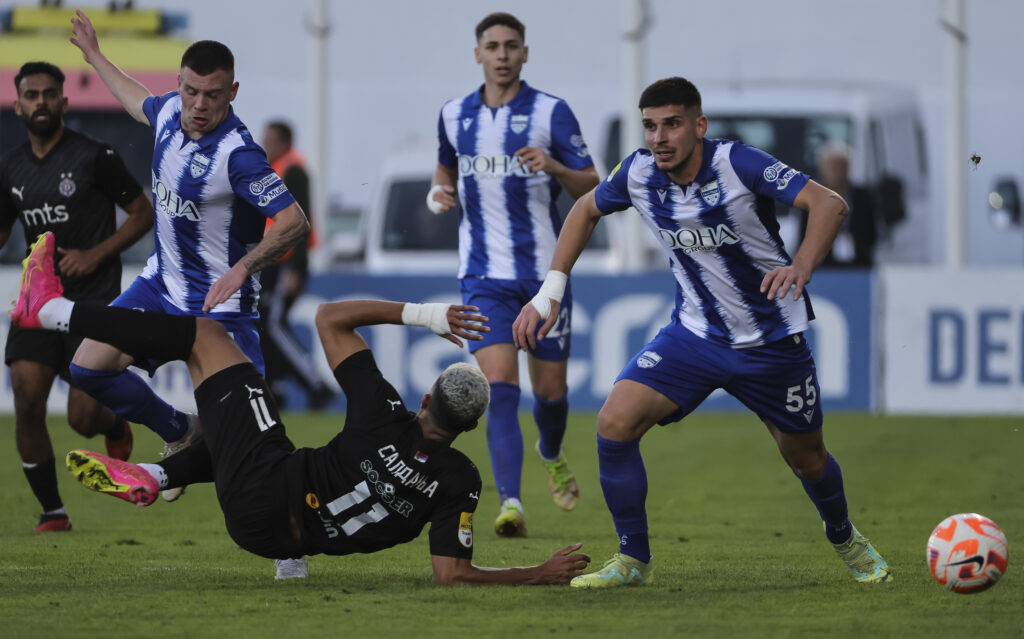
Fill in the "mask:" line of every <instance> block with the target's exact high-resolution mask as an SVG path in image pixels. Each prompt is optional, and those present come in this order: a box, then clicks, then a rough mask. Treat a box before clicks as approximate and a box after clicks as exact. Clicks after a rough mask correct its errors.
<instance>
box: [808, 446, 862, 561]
mask: <svg viewBox="0 0 1024 639" xmlns="http://www.w3.org/2000/svg"><path fill="white" fill-rule="evenodd" d="M800 482H801V483H802V484H803V485H804V491H805V492H806V493H807V496H808V497H810V498H811V501H813V502H814V506H815V507H816V508H817V509H818V514H820V515H821V519H822V520H823V521H824V522H825V536H827V537H828V540H829V541H831V542H832V543H833V544H841V543H843V542H844V541H846V540H848V539H849V538H850V535H851V534H853V526H851V525H850V520H849V511H848V510H847V507H846V493H845V492H844V491H843V471H841V470H840V469H839V462H837V461H836V458H835V457H833V456H832V453H829V454H828V461H827V462H825V472H823V473H822V474H821V478H820V479H818V480H817V481H813V482H811V481H805V480H803V479H801V480H800Z"/></svg>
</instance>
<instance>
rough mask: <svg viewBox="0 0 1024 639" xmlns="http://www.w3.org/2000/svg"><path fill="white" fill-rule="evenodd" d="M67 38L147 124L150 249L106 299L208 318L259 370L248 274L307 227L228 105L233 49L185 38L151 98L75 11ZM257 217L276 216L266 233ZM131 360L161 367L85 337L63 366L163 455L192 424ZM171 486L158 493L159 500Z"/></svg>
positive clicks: (233, 86)
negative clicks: (141, 266) (171, 75)
mask: <svg viewBox="0 0 1024 639" xmlns="http://www.w3.org/2000/svg"><path fill="white" fill-rule="evenodd" d="M71 42H72V44H74V45H75V46H77V47H78V48H79V49H81V50H82V53H83V55H84V57H85V61H86V62H88V63H89V64H90V65H92V66H93V68H95V69H96V72H97V73H98V74H99V76H100V79H102V80H103V82H104V83H105V84H106V85H107V88H108V89H110V92H111V93H113V94H114V97H116V98H117V99H118V101H119V102H120V103H121V105H122V106H123V107H124V108H125V110H126V111H127V112H128V113H129V115H131V116H132V117H133V118H135V119H136V120H138V121H139V122H142V123H144V124H148V125H149V126H151V127H153V130H154V136H155V147H154V151H153V166H152V175H153V204H154V220H155V224H154V226H155V237H156V247H155V249H154V252H153V255H152V256H151V257H150V259H149V262H148V264H147V266H146V269H145V271H144V272H143V273H142V274H141V275H140V276H139V277H138V278H136V280H135V282H134V283H132V285H131V286H130V287H129V288H128V289H127V290H126V291H125V292H124V293H122V294H121V296H120V297H118V298H117V299H116V300H114V302H113V303H112V304H113V305H115V306H121V307H126V308H141V309H145V310H154V311H162V312H164V313H171V314H179V315H194V316H208V317H211V318H213V319H216V320H218V321H219V322H221V323H222V324H224V325H225V326H226V327H227V329H228V332H229V333H231V334H232V336H233V338H234V339H235V341H236V342H237V343H238V344H239V346H240V347H241V348H242V350H243V351H244V352H245V354H246V356H248V357H249V359H251V360H252V361H253V362H256V363H257V365H258V366H260V367H261V370H262V361H263V359H262V354H261V350H260V345H259V333H258V331H257V328H256V319H257V310H256V302H257V298H258V295H259V280H258V279H257V277H256V274H257V273H258V272H259V271H260V270H261V269H263V268H264V267H266V266H269V265H271V264H273V263H274V262H275V261H277V259H278V258H280V257H281V256H283V255H284V254H285V253H286V252H287V251H288V250H289V249H290V248H291V247H292V246H294V245H295V244H296V243H297V242H299V241H301V240H303V238H305V236H306V234H307V233H308V230H309V224H308V222H307V221H306V217H305V214H304V213H303V211H302V209H301V208H299V206H298V205H297V204H296V203H295V200H294V198H293V197H292V196H291V194H290V193H288V189H287V188H285V186H284V183H283V182H281V180H280V178H279V177H278V176H277V174H276V173H274V171H273V170H272V169H271V168H270V165H269V164H268V163H267V158H266V155H265V154H264V153H263V150H262V149H261V148H260V147H259V146H258V145H257V144H256V143H255V142H254V141H253V139H252V137H251V136H250V134H249V131H248V129H246V127H245V125H243V124H242V122H241V121H240V120H239V119H238V117H237V116H235V114H234V111H233V110H232V109H231V102H232V101H233V100H234V99H235V95H236V93H237V91H238V83H237V82H235V81H234V56H233V55H232V54H231V51H230V50H229V49H228V48H227V47H226V46H224V45H223V44H221V43H219V42H213V41H210V40H204V41H201V42H197V43H195V44H193V45H192V46H190V47H189V48H188V49H187V50H186V51H185V54H184V55H183V56H182V64H181V72H180V74H179V76H178V81H179V90H178V91H176V92H172V93H169V94H167V95H164V96H161V97H155V96H153V95H152V94H151V93H150V92H149V89H147V88H146V87H145V86H143V85H142V84H140V83H139V82H138V81H136V80H135V79H133V78H131V77H130V76H128V75H127V74H125V73H124V72H123V71H121V69H119V68H118V67H117V66H115V65H114V64H113V63H112V62H111V61H110V60H108V59H107V58H106V57H105V56H104V55H103V54H102V53H101V52H100V48H99V43H98V40H97V37H96V31H95V29H94V28H93V26H92V23H91V22H90V21H89V19H88V18H87V17H86V16H85V14H84V13H82V12H81V11H78V12H77V17H75V18H72V37H71ZM267 218H271V219H273V220H274V221H275V224H274V225H273V227H271V229H270V230H269V231H267V232H266V234H264V228H265V226H266V220H267ZM133 363H134V364H135V365H137V366H140V367H142V368H148V369H149V370H150V371H151V372H152V371H153V370H154V369H155V368H156V367H157V366H159V365H160V364H162V362H136V361H133V360H132V358H131V357H129V356H128V355H126V354H124V353H122V352H120V351H118V350H117V349H116V348H114V347H111V346H109V345H106V344H102V343H100V342H95V341H91V340H86V341H85V342H83V344H82V346H81V347H80V348H79V350H78V352H77V353H76V355H75V358H74V364H73V365H72V366H71V374H72V378H73V379H74V381H75V383H76V385H78V386H79V387H80V388H81V389H82V390H84V391H85V392H87V393H89V394H90V395H92V396H93V397H95V398H96V399H98V400H99V401H100V402H102V403H103V404H105V405H106V406H108V407H110V408H111V409H112V410H113V411H114V412H115V413H117V414H118V415H121V416H122V417H125V418H126V419H128V420H130V421H133V422H136V423H141V424H144V425H146V426H148V427H149V428H151V429H152V430H153V431H154V432H156V433H157V434H158V435H160V437H161V438H163V440H164V441H165V442H166V443H165V452H166V453H168V454H170V453H173V452H175V451H176V450H178V449H180V448H182V447H184V446H185V445H187V443H188V440H190V439H191V437H192V436H193V435H194V432H195V424H194V420H191V419H189V418H188V416H186V415H185V414H183V413H182V412H180V411H177V410H175V409H174V407H172V406H170V405H169V404H167V403H166V402H164V401H163V400H162V399H160V398H159V397H157V396H156V394H155V393H154V392H153V390H152V389H151V388H150V387H149V386H148V385H147V384H146V383H145V382H144V381H143V380H142V379H141V378H140V377H139V376H138V375H136V374H134V373H131V372H129V371H127V370H126V368H127V366H128V365H129V364H133ZM179 494H180V490H177V491H176V492H173V493H172V492H169V491H168V492H167V493H166V494H164V498H165V499H169V500H173V499H175V498H177V495H179Z"/></svg>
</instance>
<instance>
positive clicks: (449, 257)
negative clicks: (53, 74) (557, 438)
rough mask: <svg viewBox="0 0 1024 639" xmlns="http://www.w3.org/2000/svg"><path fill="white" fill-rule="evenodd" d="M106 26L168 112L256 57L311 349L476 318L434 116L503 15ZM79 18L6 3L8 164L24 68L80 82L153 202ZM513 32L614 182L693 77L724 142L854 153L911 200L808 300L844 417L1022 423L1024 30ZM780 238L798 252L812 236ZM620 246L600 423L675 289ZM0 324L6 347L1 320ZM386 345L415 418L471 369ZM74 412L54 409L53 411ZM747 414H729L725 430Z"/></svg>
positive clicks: (159, 20) (665, 25)
mask: <svg viewBox="0 0 1024 639" xmlns="http://www.w3.org/2000/svg"><path fill="white" fill-rule="evenodd" d="M111 4H112V5H122V10H121V11H119V12H117V13H114V14H112V15H106V16H105V17H104V19H105V20H109V21H110V22H109V23H108V25H109V26H108V30H107V31H106V32H104V34H103V37H102V39H101V44H102V45H103V47H104V50H105V51H106V52H107V53H108V55H109V56H110V57H111V58H112V59H113V60H114V61H115V62H117V63H118V64H121V65H122V66H124V67H125V68H126V69H129V70H130V71H131V72H133V73H135V74H137V75H139V76H140V77H141V78H142V79H143V80H144V81H146V82H147V83H149V84H150V85H151V88H152V89H153V90H154V92H160V91H165V90H169V89H171V88H173V87H174V83H175V80H174V78H175V74H176V67H177V61H178V59H179V57H180V51H181V50H182V49H183V47H184V46H187V44H188V42H190V41H192V40H196V39H201V38H215V39H219V40H222V41H224V42H225V43H227V44H228V45H229V46H231V47H232V48H233V50H234V51H235V54H236V58H237V63H236V66H237V78H238V80H239V82H240V85H241V88H240V90H239V96H238V98H237V100H236V102H235V109H236V112H237V113H239V115H240V116H241V117H242V118H243V120H244V121H245V122H247V123H248V124H249V126H250V127H251V128H252V129H253V131H254V132H257V135H258V132H259V131H261V130H262V127H263V125H264V124H265V123H266V122H267V121H269V120H270V119H273V118H283V119H285V120H288V121H290V122H292V123H293V124H294V126H295V129H296V133H297V146H298V147H299V148H300V149H301V150H303V151H304V152H305V153H306V155H307V157H308V158H309V160H310V164H311V171H312V173H313V177H314V184H315V191H316V203H315V206H314V207H313V208H314V218H315V223H316V225H317V226H318V228H319V232H320V237H321V238H322V241H321V243H320V245H319V247H318V248H317V249H316V250H315V252H314V253H315V254H314V258H313V263H314V267H315V275H314V277H313V279H312V281H311V284H310V287H309V289H308V292H307V295H305V296H304V297H303V299H302V300H300V302H299V304H298V306H297V308H296V312H295V313H293V316H292V317H293V321H294V323H295V325H296V330H297V332H298V333H299V334H300V336H302V337H303V338H304V339H307V340H312V336H313V333H312V326H311V323H312V317H313V310H314V309H315V306H316V304H317V303H318V302H319V301H321V300H323V299H332V298H338V297H346V296H357V295H370V296H382V297H397V298H403V299H421V298H422V299H450V300H453V301H454V300H455V299H456V296H457V289H456V282H455V279H454V270H455V266H454V265H455V261H454V253H453V251H452V249H453V247H454V241H455V238H454V236H453V234H452V233H451V232H448V229H452V228H453V226H454V223H455V216H454V215H449V216H446V218H447V219H445V218H441V219H440V220H439V219H438V218H433V217H432V216H430V215H429V214H428V213H427V212H426V210H425V208H424V207H423V206H422V194H423V193H424V192H425V187H424V181H425V180H428V179H429V175H430V173H431V171H432V168H433V166H434V156H433V146H434V144H435V137H436V118H437V110H438V108H439V106H440V105H441V104H442V102H443V101H444V100H445V99H446V98H449V97H451V96H454V95H461V94H464V93H465V92H466V91H467V90H468V89H469V88H471V87H473V86H476V85H478V84H479V83H480V70H479V68H478V66H477V65H476V64H475V63H474V61H473V58H472V47H473V45H474V38H473V27H474V25H475V24H476V22H477V21H478V20H479V19H480V17H482V16H483V15H485V14H486V13H487V12H489V11H492V10H499V9H507V8H508V7H507V6H506V5H503V4H500V3H497V2H490V1H487V2H476V1H472V2H471V1H469V0H449V1H446V2H437V3H429V4H425V3H418V2H412V1H409V2H399V3H397V4H395V5H394V6H392V4H391V3H389V4H388V5H387V6H385V5H380V4H378V3H332V2H326V1H325V0H310V1H308V2H303V3H276V2H253V3H247V4H246V6H245V9H244V10H239V9H237V8H234V7H232V6H231V5H229V4H228V3H216V2H215V3H210V2H200V1H198V0H180V1H178V2H175V3H173V6H172V5H170V4H168V3H159V2H152V1H140V2H134V3H131V4H132V8H131V10H125V9H124V8H123V5H124V4H125V3H123V2H114V3H111ZM74 8H75V7H74V6H71V5H70V4H69V3H63V6H61V7H57V8H49V9H42V8H40V7H39V6H38V5H36V4H33V3H13V2H9V1H7V0H4V1H0V152H3V151H4V150H6V149H8V148H11V147H12V146H13V145H15V144H18V143H20V142H21V140H22V139H24V138H23V136H24V132H23V130H22V127H21V125H20V123H19V122H17V120H16V118H15V116H14V114H13V111H12V109H11V106H10V105H11V102H12V100H13V97H14V93H13V83H12V82H11V81H10V78H11V77H13V74H14V72H15V71H16V69H17V67H18V66H20V64H21V63H22V62H24V61H25V60H27V59H29V58H44V59H49V60H52V61H53V62H56V63H58V64H60V65H62V66H63V67H64V68H65V70H66V71H68V72H70V73H69V78H70V79H69V82H68V87H67V93H68V94H69V96H70V99H71V111H70V113H69V115H68V121H69V123H70V124H71V126H73V127H76V128H81V129H83V130H86V131H90V132H94V133H95V134H97V135H99V136H100V137H102V138H104V139H107V140H110V141H113V142H114V143H115V144H118V145H119V146H120V149H121V152H122V154H123V155H124V156H125V157H126V158H127V159H128V161H129V162H130V163H131V165H132V168H133V169H135V170H136V172H137V173H138V174H139V177H140V180H142V181H143V182H148V179H149V178H148V172H149V171H148V162H149V160H148V158H149V155H148V154H149V147H148V145H149V144H151V141H150V139H149V136H148V130H147V129H146V127H143V126H141V125H138V124H135V123H133V122H131V121H130V120H129V119H128V117H127V116H126V115H125V114H123V113H122V112H121V111H120V109H119V108H117V105H116V103H113V101H112V98H111V97H110V96H109V94H108V93H107V92H106V90H105V88H104V87H103V86H102V83H100V82H98V79H96V78H95V77H93V76H92V75H91V72H89V71H88V70H87V69H86V68H85V65H84V63H83V62H82V61H81V59H80V55H79V54H78V51H77V50H76V49H75V48H74V47H72V46H71V45H69V44H67V42H66V35H67V27H66V25H67V16H68V15H69V14H70V13H71V12H72V10H73V9H74ZM86 8H87V9H88V7H86ZM512 10H513V11H514V12H515V13H516V14H517V15H518V16H519V17H520V18H521V19H522V20H523V21H524V22H525V23H526V25H527V44H528V45H529V46H530V48H531V57H530V62H528V63H527V65H526V67H525V68H524V72H523V77H524V78H525V79H526V80H527V81H529V82H530V83H531V84H533V85H535V86H538V87H541V88H543V89H545V90H548V91H551V92H553V93H555V94H556V95H559V96H560V97H564V98H565V99H566V100H567V101H568V102H569V103H570V104H571V105H572V106H573V109H574V110H575V112H576V113H577V116H578V117H579V120H580V122H581V124H582V127H583V132H584V135H585V138H586V140H587V142H588V144H589V146H590V149H591V151H592V153H593V154H594V155H595V157H596V158H597V159H598V161H599V164H600V165H601V167H602V169H603V170H607V168H608V166H611V165H613V163H614V162H617V161H618V159H619V157H620V156H621V155H622V152H621V149H628V148H630V147H632V146H636V145H639V144H640V143H641V142H640V141H639V139H638V137H637V130H638V129H637V128H634V127H633V126H632V125H630V124H629V122H630V120H627V126H626V127H624V128H623V127H621V126H620V125H619V117H620V115H621V114H622V113H623V112H627V114H628V115H630V116H632V115H633V114H635V110H633V108H632V107H631V106H630V105H633V104H635V102H636V95H635V94H636V92H637V91H638V90H639V88H642V87H643V86H645V85H646V84H647V83H649V82H650V81H652V80H654V79H657V78H659V77H663V76H667V75H684V76H686V77H688V78H690V79H692V80H693V81H694V82H695V83H696V84H697V85H698V87H699V88H701V89H702V91H703V92H704V94H705V110H706V112H707V113H709V114H710V116H711V121H712V133H713V134H715V135H725V136H729V135H734V136H739V137H743V138H744V139H745V140H746V141H750V142H751V143H754V144H757V145H758V146H762V147H767V148H769V149H771V150H773V151H775V152H776V155H778V156H779V157H780V158H781V159H783V160H784V161H786V162H788V163H790V164H793V165H794V166H797V167H798V168H801V169H803V170H806V171H808V172H811V173H814V172H815V171H816V168H815V166H814V157H815V153H816V152H817V150H818V149H820V148H821V147H822V146H824V145H825V144H827V143H829V142H834V141H841V142H845V143H848V144H850V145H851V146H852V148H853V154H854V162H853V167H854V168H853V177H854V179H855V180H857V181H860V182H862V183H866V184H877V183H879V181H880V180H881V179H882V178H886V177H890V178H895V179H896V181H897V182H898V185H899V187H898V190H897V191H896V192H895V193H896V195H895V196H894V195H893V192H892V191H888V192H885V194H883V195H882V196H881V197H882V199H883V200H884V201H885V202H884V203H885V204H887V205H894V206H895V208H896V210H897V214H896V218H892V223H891V224H889V225H888V227H887V228H885V229H883V231H884V232H883V234H882V236H881V238H880V240H879V243H878V245H877V246H876V257H877V261H876V266H875V267H874V268H873V269H870V270H857V269H853V270H844V271H843V272H828V271H826V270H821V271H819V273H818V275H817V276H816V278H815V281H814V283H813V284H812V288H811V291H812V293H813V295H814V296H815V300H816V303H817V312H818V316H819V319H818V321H816V322H815V327H814V329H813V335H811V339H813V340H814V343H815V346H816V353H817V359H818V362H819V366H820V368H821V369H822V374H821V376H822V384H823V389H822V390H823V394H824V396H825V400H826V402H827V403H826V406H828V407H831V408H832V409H842V410H851V411H877V412H883V413H926V414H927V413H942V414H944V413H956V414H977V413H996V414H1020V413H1022V412H1024V393H1022V392H1021V390H1022V388H1021V387H1022V384H1024V346H1022V343H1024V305H1022V298H1021V295H1020V291H1021V290H1024V286H1022V285H1024V274H1022V271H1021V268H1020V266H1021V265H1022V263H1024V237H1022V232H1021V227H1020V225H1019V197H1017V190H1016V185H1017V182H1019V181H1020V179H1021V178H1022V177H1024V154H1022V153H1021V152H1020V149H1021V148H1022V145H1021V140H1020V138H1021V137H1024V130H1022V129H1021V127H1020V126H1019V122H1018V114H1019V113H1020V112H1021V111H1022V110H1024V88H1022V87H1021V84H1020V82H1019V70H1018V69H1017V68H1016V65H1015V64H1014V62H1015V61H1016V60H1020V59H1022V57H1024V50H1022V49H1024V43H1022V42H1021V41H1020V39H1019V38H1017V37H1016V34H1015V32H1014V29H1015V27H1014V25H1017V24H1020V22H1021V19H1022V18H1024V5H1022V4H1020V3H1017V2H1012V1H1008V0H1007V1H1001V2H997V1H993V2H980V1H976V0H974V1H972V0H913V1H907V2H900V3H891V2H887V1H884V0H868V1H866V2H861V3H856V4H850V3H812V2H802V1H798V0H785V1H781V2H777V3H770V4H766V3H759V2H752V1H744V0H723V1H719V2H714V3H704V4H699V3H690V2H670V1H668V0H663V1H658V0H647V1H644V0H621V1H612V0H605V1H602V2H589V1H584V0H571V1H564V2H558V3H550V2H540V1H529V0H528V1H524V2H520V3H517V5H516V6H515V7H513V8H512ZM92 13H93V14H94V17H98V16H101V15H102V11H101V10H100V9H98V8H97V9H94V10H93V11H92ZM958 105H962V107H963V108H960V106H958ZM716 122H717V126H718V129H717V130H716V129H715V128H714V127H715V126H716ZM631 140H632V141H631ZM900 213H902V219H897V218H898V217H899V215H900ZM779 214H780V218H781V220H782V224H783V228H784V233H788V234H789V235H788V236H787V237H790V238H795V237H796V231H795V228H796V226H797V225H798V221H797V220H796V219H795V217H796V216H794V215H789V214H788V212H787V211H779ZM618 217H620V218H621V217H624V216H618ZM614 222H615V223H618V224H620V225H621V227H615V228H614V232H611V233H607V234H606V235H605V237H604V238H603V240H601V241H603V242H604V244H602V245H600V246H599V247H597V248H595V249H594V255H595V256H598V257H599V258H600V259H595V260H594V261H593V262H592V263H591V264H590V265H589V266H588V267H587V268H581V269H579V271H578V272H579V275H578V277H576V280H577V285H576V286H577V288H578V290H579V291H580V294H578V296H577V298H578V302H577V319H576V323H575V325H574V333H575V344H574V358H573V362H572V374H571V385H572V388H573V395H572V397H571V400H572V405H573V406H574V407H577V408H580V409H594V408H597V407H598V406H600V403H601V401H602V400H603V397H604V396H605V394H606V393H607V390H608V388H609V387H610V384H611V381H612V380H613V379H614V375H615V373H616V372H617V371H618V370H619V368H620V366H621V365H622V363H623V362H624V361H625V359H626V358H627V357H628V356H629V355H630V354H632V353H633V352H634V351H635V350H636V348H637V347H639V345H641V344H642V343H644V341H645V340H646V339H647V337H648V336H649V335H650V334H652V332H653V331H654V330H656V328H657V327H658V326H660V325H661V324H662V323H664V321H665V320H666V319H667V317H668V310H669V308H670V303H671V295H672V292H673V289H672V283H671V281H670V279H669V278H668V276H667V274H666V272H665V269H664V267H663V264H662V262H661V258H660V257H657V256H655V257H653V258H652V257H651V256H652V252H651V251H650V250H649V249H650V244H649V243H648V240H647V239H646V237H645V236H646V235H647V233H646V231H641V232H640V234H639V235H638V236H637V238H638V239H634V236H633V235H631V234H630V233H632V232H633V230H632V229H631V227H630V225H629V224H628V223H623V221H622V220H615V221H614ZM18 235H19V232H18V231H17V230H16V231H15V233H14V234H13V236H14V239H12V241H11V242H10V245H9V246H8V247H7V249H6V250H5V251H4V252H3V255H2V257H3V259H4V261H5V262H6V263H8V264H16V263H17V260H19V259H20V256H21V255H22V254H23V253H22V251H23V247H22V246H21V245H20V242H18V241H17V236H18ZM609 236H610V239H609ZM794 241H795V240H794ZM146 254H147V249H146V248H145V247H142V248H139V249H137V250H136V251H134V252H133V253H132V254H131V255H130V256H129V258H130V259H131V260H133V261H134V262H135V266H134V267H129V269H128V271H129V273H128V274H129V275H132V274H134V273H135V272H137V269H138V267H139V264H141V262H142V261H143V260H144V258H145V256H146ZM17 279H18V271H17V268H16V267H13V266H8V267H0V291H3V292H6V294H7V295H8V297H12V296H13V291H14V289H15V285H16V283H17ZM0 324H3V325H4V327H0V331H3V330H6V329H5V326H6V320H0ZM372 339H373V341H374V345H375V346H377V347H378V351H379V352H380V353H381V356H382V360H383V365H384V367H385V369H386V370H387V372H388V373H389V374H392V375H396V376H398V378H397V381H398V385H399V387H400V388H401V389H402V391H403V392H407V393H409V394H411V395H415V394H417V393H419V392H422V391H423V390H424V388H425V385H426V384H427V383H428V382H429V380H430V379H432V376H433V375H434V373H435V372H436V371H437V370H439V369H440V368H441V367H443V366H444V365H446V364H447V363H449V362H450V361H451V360H452V359H453V358H456V357H459V354H458V353H455V354H453V353H452V351H451V350H448V349H445V348H444V346H445V345H444V344H443V343H440V342H439V341H437V342H435V341H432V340H430V339H429V336H426V337H424V336H423V335H419V334H414V333H411V332H407V331H406V330H405V329H403V328H385V329H380V330H375V331H373V336H372ZM317 356H318V357H320V356H319V354H318V355H317ZM321 364H322V365H323V372H324V373H326V372H327V371H326V365H325V364H323V362H322V360H321ZM0 376H2V377H3V378H4V379H2V380H0V411H10V410H11V406H12V403H11V397H10V390H9V388H10V387H9V382H8V380H7V379H6V369H4V370H3V371H2V372H0ZM525 382H526V380H524V383H525ZM154 383H155V384H157V385H159V386H160V387H161V390H162V391H163V392H165V393H168V394H169V396H170V397H171V398H172V399H174V400H175V401H176V402H177V403H180V404H183V405H188V404H189V403H190V402H191V398H190V393H189V390H188V382H187V377H186V376H185V373H184V371H183V369H180V368H179V369H174V368H170V369H168V370H166V371H164V372H163V373H161V374H160V375H158V376H157V378H156V379H155V380H154ZM524 395H525V394H524ZM525 396H528V395H525ZM303 401H304V400H303V399H302V398H301V397H299V396H298V394H296V396H295V397H294V399H293V401H290V402H289V405H290V407H291V408H297V409H301V408H302V407H303V404H302V402H303ZM63 404H64V398H63V394H62V393H61V392H60V391H59V390H58V392H56V393H54V395H53V397H52V398H51V409H52V410H53V411H57V412H60V411H61V410H63ZM331 407H332V408H336V409H341V408H343V404H342V403H341V400H338V401H336V402H335V403H334V404H332V405H331ZM736 407H737V406H736V405H735V404H734V403H732V402H730V401H729V400H728V399H727V398H715V399H714V401H712V402H711V403H710V404H709V406H708V408H713V409H727V410H728V409H731V408H736Z"/></svg>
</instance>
